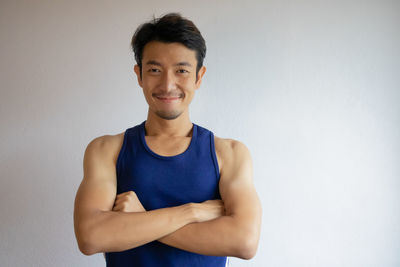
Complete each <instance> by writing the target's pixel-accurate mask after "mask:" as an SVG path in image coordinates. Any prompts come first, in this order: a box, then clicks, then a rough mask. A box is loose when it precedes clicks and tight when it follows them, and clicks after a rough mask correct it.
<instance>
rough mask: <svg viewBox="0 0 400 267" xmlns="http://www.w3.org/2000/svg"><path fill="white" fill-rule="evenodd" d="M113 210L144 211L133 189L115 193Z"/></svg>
mask: <svg viewBox="0 0 400 267" xmlns="http://www.w3.org/2000/svg"><path fill="white" fill-rule="evenodd" d="M112 210H113V211H122V212H142V211H146V210H145V209H144V207H143V206H142V203H141V202H140V200H139V198H138V197H137V195H136V193H135V192H133V191H128V192H124V193H121V194H119V195H117V197H116V199H115V202H114V207H113V209H112Z"/></svg>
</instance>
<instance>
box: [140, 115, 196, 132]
mask: <svg viewBox="0 0 400 267" xmlns="http://www.w3.org/2000/svg"><path fill="white" fill-rule="evenodd" d="M192 128H193V124H192V122H191V121H190V118H189V114H188V113H187V112H183V113H182V114H181V115H180V116H179V117H177V118H176V119H173V120H166V119H163V118H160V117H159V116H157V115H156V114H154V113H152V112H151V111H150V110H149V111H148V114H147V120H146V123H145V131H146V136H159V137H186V136H191V134H192Z"/></svg>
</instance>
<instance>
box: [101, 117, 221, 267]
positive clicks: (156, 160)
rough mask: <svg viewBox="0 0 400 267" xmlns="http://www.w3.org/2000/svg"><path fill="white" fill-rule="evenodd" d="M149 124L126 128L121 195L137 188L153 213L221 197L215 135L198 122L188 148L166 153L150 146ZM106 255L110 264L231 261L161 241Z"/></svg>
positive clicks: (119, 266) (121, 156)
mask: <svg viewBox="0 0 400 267" xmlns="http://www.w3.org/2000/svg"><path fill="white" fill-rule="evenodd" d="M145 123H146V121H144V122H142V123H141V124H139V125H136V126H134V127H132V128H129V129H127V130H126V131H125V134H124V141H123V145H122V147H121V150H120V153H119V155H118V159H117V163H116V172H117V194H120V193H123V192H127V191H130V190H132V191H134V192H135V193H136V195H137V196H138V198H139V200H140V202H141V203H142V205H143V207H144V208H145V209H146V210H147V211H149V210H154V209H160V208H166V207H173V206H179V205H183V204H185V203H189V202H197V203H198V202H203V201H206V200H209V199H221V197H220V194H219V187H218V183H219V169H218V162H217V158H216V154H215V147H214V134H213V133H212V132H211V131H209V130H207V129H205V128H203V127H201V126H199V125H196V124H194V123H193V128H192V129H193V130H192V138H191V141H190V144H189V147H188V148H187V149H186V151H184V152H183V153H181V154H178V155H175V156H161V155H158V154H156V153H155V152H153V151H152V150H151V149H150V148H149V147H148V146H147V144H146V139H145V134H146V132H145ZM105 259H106V263H107V266H108V267H128V266H129V267H131V266H138V267H142V266H143V267H153V266H154V267H160V266H163V267H164V266H165V267H172V266H176V267H182V266H190V267H197V266H199V267H200V266H201V267H204V266H210V267H214V266H218V267H223V266H225V265H226V261H227V257H222V256H207V255H201V254H197V253H192V252H188V251H185V250H181V249H178V248H175V247H172V246H168V245H165V244H163V243H161V242H159V241H152V242H149V243H147V244H144V245H142V246H139V247H136V248H132V249H129V250H126V251H121V252H107V253H105Z"/></svg>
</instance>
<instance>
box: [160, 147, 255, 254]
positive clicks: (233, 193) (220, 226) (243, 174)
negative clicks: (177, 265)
mask: <svg viewBox="0 0 400 267" xmlns="http://www.w3.org/2000/svg"><path fill="white" fill-rule="evenodd" d="M228 149H231V153H229V151H226V152H228V153H227V154H226V156H225V157H224V166H223V169H222V170H221V174H220V183H219V189H220V194H221V198H222V200H223V202H224V206H225V210H226V215H225V216H221V217H218V218H216V219H214V220H210V221H206V222H201V223H191V224H187V225H185V226H184V227H182V228H180V229H178V230H177V231H175V232H173V233H171V234H169V235H167V236H165V237H163V238H161V239H158V241H160V242H162V243H164V244H167V245H170V246H173V247H176V248H180V249H183V250H188V251H190V252H195V253H199V254H204V255H213V256H237V255H241V258H244V259H250V258H252V257H254V255H255V254H256V251H257V247H258V241H259V236H260V224H261V212H262V211H261V204H260V201H259V199H258V196H257V192H256V190H255V188H254V185H253V181H252V175H253V173H252V162H251V157H250V153H249V151H248V149H247V148H246V147H245V145H243V144H242V143H239V142H237V141H236V143H234V144H233V145H232V147H230V148H228Z"/></svg>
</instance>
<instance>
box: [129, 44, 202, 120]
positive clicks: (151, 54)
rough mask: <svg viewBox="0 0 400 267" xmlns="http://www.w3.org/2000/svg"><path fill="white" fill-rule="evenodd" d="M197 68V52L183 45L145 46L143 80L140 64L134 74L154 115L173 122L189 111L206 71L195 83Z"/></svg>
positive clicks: (200, 74) (199, 73)
mask: <svg viewBox="0 0 400 267" xmlns="http://www.w3.org/2000/svg"><path fill="white" fill-rule="evenodd" d="M196 65H197V59H196V52H195V51H194V50H191V49H189V48H187V47H185V46H184V45H183V44H180V43H163V42H158V41H152V42H149V43H147V44H146V45H145V47H144V49H143V57H142V78H140V70H139V66H138V65H135V73H136V75H137V77H138V82H139V85H140V87H142V88H143V93H144V96H145V98H146V101H147V103H148V104H149V109H150V111H151V112H154V113H155V114H156V115H158V116H159V117H161V118H163V119H166V120H173V119H175V118H177V117H179V115H181V114H182V113H183V112H184V111H185V110H187V108H188V106H189V104H190V103H191V101H192V98H193V96H194V93H195V90H197V89H198V88H199V87H200V84H201V79H202V77H203V75H204V72H205V67H204V66H203V67H202V68H201V69H200V70H199V72H198V78H197V81H196Z"/></svg>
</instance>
